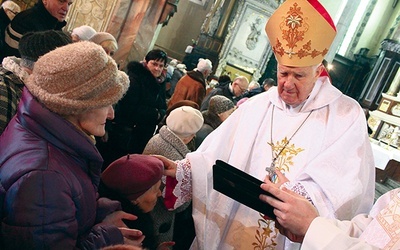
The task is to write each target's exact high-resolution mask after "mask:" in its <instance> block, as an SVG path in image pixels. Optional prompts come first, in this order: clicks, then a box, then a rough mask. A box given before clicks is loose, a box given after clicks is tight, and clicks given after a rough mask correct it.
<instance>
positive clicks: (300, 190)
mask: <svg viewBox="0 0 400 250" xmlns="http://www.w3.org/2000/svg"><path fill="white" fill-rule="evenodd" d="M282 187H286V188H287V189H290V190H292V191H293V192H295V193H296V194H299V195H301V196H303V197H304V198H306V199H307V200H308V201H309V202H310V203H311V204H313V205H314V202H313V201H312V200H311V197H310V195H309V194H308V192H307V190H306V189H305V188H304V186H303V185H301V184H300V183H290V182H289V181H288V182H285V183H283V184H282Z"/></svg>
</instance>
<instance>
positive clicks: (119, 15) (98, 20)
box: [14, 0, 400, 192]
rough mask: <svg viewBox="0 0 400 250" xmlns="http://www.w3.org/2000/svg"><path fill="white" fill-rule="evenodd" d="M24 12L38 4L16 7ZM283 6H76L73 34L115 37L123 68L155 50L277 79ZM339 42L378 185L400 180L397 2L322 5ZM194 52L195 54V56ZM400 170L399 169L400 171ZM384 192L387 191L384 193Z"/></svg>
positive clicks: (339, 76) (341, 79)
mask: <svg viewBox="0 0 400 250" xmlns="http://www.w3.org/2000/svg"><path fill="white" fill-rule="evenodd" d="M14 1H15V2H16V3H18V4H19V5H20V7H21V9H26V8H30V7H31V6H33V5H34V4H35V2H36V0H14ZM282 2H284V0H133V1H131V0H96V1H94V0H89V1H88V0H74V1H73V4H72V5H71V7H70V10H69V12H68V17H67V26H66V27H65V29H66V31H71V30H72V29H73V28H75V27H78V26H81V25H89V26H92V27H93V28H94V29H95V30H97V31H106V32H109V33H111V34H112V35H114V37H115V38H116V39H117V41H118V45H119V49H118V51H117V52H116V54H115V55H114V59H115V60H116V61H117V63H118V64H119V65H121V67H124V65H126V64H127V63H128V62H129V61H132V60H137V61H140V60H142V59H143V57H144V56H145V55H146V53H147V52H148V51H149V50H151V49H153V48H160V49H162V50H164V51H166V52H167V54H168V56H169V58H170V59H177V60H178V61H179V62H184V63H185V64H186V66H187V69H188V70H191V69H193V68H194V67H195V66H196V64H197V61H198V59H199V58H208V59H210V60H211V61H212V63H213V74H214V75H215V76H220V75H223V74H227V75H230V76H231V77H234V76H237V75H243V76H246V77H247V78H248V79H249V81H252V80H254V81H258V82H262V81H263V80H264V79H265V78H274V79H276V60H275V59H274V56H273V53H272V49H271V46H270V45H269V43H268V38H267V36H266V34H265V31H264V26H265V23H266V22H267V20H268V18H269V17H270V16H271V14H272V13H273V12H274V10H275V9H276V8H277V7H278V6H279V5H280V4H281V3H282ZM320 2H321V3H322V4H323V5H324V6H325V7H326V9H327V10H328V12H329V13H330V14H331V16H332V18H333V20H334V22H335V25H336V28H337V35H336V38H335V40H334V42H333V44H332V46H331V48H330V51H329V52H328V54H327V56H326V61H327V62H328V66H327V68H328V72H329V75H330V77H331V79H332V83H333V85H335V86H336V87H337V88H338V89H339V90H341V91H342V92H343V93H344V94H346V95H348V96H350V97H352V98H353V99H355V100H356V101H357V102H358V103H359V104H360V105H361V106H362V107H363V108H364V110H365V111H366V115H367V117H369V118H368V126H369V127H370V128H371V130H372V132H371V134H370V139H371V142H372V143H371V144H372V146H373V150H374V156H375V158H376V159H375V161H376V165H377V169H378V170H377V171H378V176H377V180H378V181H379V183H384V182H386V181H387V179H388V177H390V178H392V179H395V180H397V181H400V174H399V173H397V172H396V167H398V165H399V164H400V163H399V161H400V151H399V150H398V148H400V138H399V136H400V133H399V131H400V95H399V91H400V4H399V3H398V0H387V1H377V0H337V1H329V0H320ZM188 48H190V49H189V50H188ZM398 169H400V168H398ZM382 192H385V191H382Z"/></svg>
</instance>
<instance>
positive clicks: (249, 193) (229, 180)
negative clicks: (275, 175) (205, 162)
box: [213, 160, 277, 220]
mask: <svg viewBox="0 0 400 250" xmlns="http://www.w3.org/2000/svg"><path fill="white" fill-rule="evenodd" d="M262 183H263V182H262V181H260V180H259V179H257V178H254V177H253V176H251V175H249V174H247V173H245V172H243V171H242V170H240V169H237V168H235V167H233V166H231V165H229V164H228V163H226V162H224V161H221V160H217V161H216V162H215V165H214V166H213V187H214V189H215V190H217V191H218V192H220V193H222V194H224V195H226V196H228V197H230V198H232V199H234V200H236V201H238V202H240V203H242V204H243V205H246V206H248V207H250V208H252V209H254V210H256V211H258V212H260V213H262V214H264V215H266V216H268V217H269V218H271V219H274V220H275V219H276V216H275V214H274V213H273V210H274V207H272V206H270V205H269V204H267V203H265V202H263V201H261V200H260V199H259V196H260V194H265V195H269V196H272V197H274V196H273V195H272V194H270V193H268V192H266V191H264V190H263V189H261V187H260V185H261V184H262ZM274 198H276V197H274ZM276 199H277V198H276Z"/></svg>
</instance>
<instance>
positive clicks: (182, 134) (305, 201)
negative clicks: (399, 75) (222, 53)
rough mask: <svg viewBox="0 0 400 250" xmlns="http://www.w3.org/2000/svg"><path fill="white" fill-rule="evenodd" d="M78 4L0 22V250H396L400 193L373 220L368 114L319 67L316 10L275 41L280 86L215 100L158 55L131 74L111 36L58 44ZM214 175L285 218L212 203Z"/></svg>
mask: <svg viewBox="0 0 400 250" xmlns="http://www.w3.org/2000/svg"><path fill="white" fill-rule="evenodd" d="M71 4H72V1H71V0H66V1H58V0H39V1H38V3H37V4H35V5H34V6H33V7H32V8H30V9H27V10H24V11H22V12H20V13H19V14H17V15H15V14H16V13H17V12H19V11H20V10H19V9H18V8H16V7H15V6H14V5H13V4H11V1H10V0H9V1H6V2H5V3H4V4H3V5H2V8H1V9H0V18H2V19H1V20H3V17H7V18H6V19H4V20H5V21H4V23H3V21H2V25H1V26H0V28H1V29H2V30H0V31H2V35H3V34H4V37H0V38H1V43H0V46H2V47H1V48H2V50H1V51H2V54H1V55H0V56H1V57H2V64H1V66H0V215H1V217H0V219H1V230H0V249H113V247H114V249H157V250H167V249H178V250H179V249H183V250H185V249H250V248H253V249H300V248H302V249H398V248H399V246H400V240H398V239H399V237H398V234H399V233H398V232H397V231H398V230H397V228H398V227H397V220H396V218H397V217H398V212H397V210H396V208H397V205H398V204H399V203H400V198H399V194H400V192H399V191H400V190H399V189H396V190H392V191H391V192H389V193H387V194H386V195H384V196H382V197H381V198H380V199H379V200H378V201H377V202H376V203H375V204H374V206H373V200H374V180H375V168H374V161H373V157H372V150H371V146H370V143H369V139H368V133H367V130H366V128H367V126H366V120H365V115H364V112H363V110H362V109H361V107H360V105H359V104H358V103H357V102H356V101H355V100H353V99H351V98H349V97H347V96H345V95H343V94H342V93H341V92H340V91H339V90H338V89H336V88H335V87H334V86H333V85H332V84H331V79H330V78H329V75H327V73H326V69H325V67H324V65H323V64H322V62H323V60H324V56H325V55H326V53H327V51H328V49H329V47H330V45H331V43H332V41H333V39H334V37H335V34H336V28H335V25H334V23H333V21H332V19H331V18H330V16H329V14H328V13H327V11H326V10H325V9H324V7H323V6H322V5H321V4H320V3H319V2H318V1H317V0H301V1H297V0H296V1H295V0H287V1H285V2H284V3H283V4H282V5H281V6H280V7H279V8H278V9H277V10H276V11H275V12H274V13H273V15H272V16H271V17H270V18H269V20H268V22H267V24H266V26H265V32H266V34H267V36H268V38H269V41H270V44H271V46H272V48H273V52H274V56H275V58H276V60H277V62H278V65H277V81H275V80H273V79H271V78H267V79H264V81H263V82H262V83H261V84H260V83H258V82H257V81H249V79H247V78H246V77H244V76H235V77H234V78H233V79H231V77H230V76H228V75H221V76H219V77H218V79H217V80H216V84H215V86H213V87H210V86H209V80H210V77H211V76H212V71H213V64H212V62H211V61H210V60H209V59H205V58H201V59H200V60H199V61H198V63H197V67H196V68H194V69H193V70H189V71H186V68H187V66H186V65H185V64H183V63H180V62H179V61H178V60H176V59H173V60H171V59H170V58H169V57H168V55H167V54H166V52H165V51H163V50H161V49H152V50H150V51H148V52H147V54H146V56H145V57H144V58H143V60H142V61H131V62H129V63H128V64H127V66H126V68H125V69H120V67H119V65H117V63H116V62H115V60H114V59H113V55H114V54H115V52H116V51H117V50H118V41H117V39H116V38H115V37H114V36H113V35H112V34H110V33H107V32H100V31H96V30H95V29H93V28H92V27H90V26H88V25H83V26H80V27H76V28H74V29H73V30H72V32H71V33H66V32H64V31H62V28H63V27H64V26H65V25H66V21H65V18H66V14H67V12H68V9H69V7H70V5H71ZM296 20H297V21H296ZM303 22H304V23H303ZM278 27H279V28H278ZM304 27H307V28H306V29H305V28H304ZM320 33H323V34H324V36H320V35H319V34H320ZM287 34H290V35H289V36H288V35H287ZM293 37H295V38H296V39H295V40H293V41H292V40H291V41H288V40H290V39H292V38H293ZM306 45H307V46H306ZM308 47H310V48H308ZM307 49H308V50H307ZM300 50H301V51H300ZM311 50H312V51H311ZM289 51H290V52H289ZM349 142H351V143H349ZM217 160H221V161H224V162H226V163H228V164H230V165H232V166H234V167H235V168H237V169H239V170H242V171H243V172H245V173H247V174H249V175H251V176H253V177H256V178H257V179H259V180H262V183H263V184H261V186H260V190H264V191H266V192H268V193H269V194H270V195H265V194H261V195H260V196H259V200H260V201H262V202H264V203H265V205H266V206H271V207H272V209H273V213H274V215H275V216H276V218H269V217H268V216H266V215H264V214H263V213H260V212H257V211H255V210H253V209H251V208H249V207H247V206H246V205H243V204H241V203H240V202H237V201H235V200H234V199H232V198H229V197H228V196H225V195H223V194H222V193H220V192H218V191H216V190H215V189H214V188H213V165H214V164H215V162H216V161H217ZM233 186H234V185H233Z"/></svg>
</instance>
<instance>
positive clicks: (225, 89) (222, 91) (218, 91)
mask: <svg viewBox="0 0 400 250" xmlns="http://www.w3.org/2000/svg"><path fill="white" fill-rule="evenodd" d="M229 86H230V84H226V85H224V86H220V87H216V88H215V89H213V90H211V91H210V93H208V95H207V96H206V97H205V98H204V100H203V103H202V104H201V105H200V110H201V111H205V110H207V109H208V106H209V105H210V99H211V97H213V96H215V95H223V96H225V97H226V98H228V99H230V100H231V101H233V103H235V104H236V102H237V101H238V100H237V99H236V97H235V95H234V94H232V92H231V90H230V89H229Z"/></svg>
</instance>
